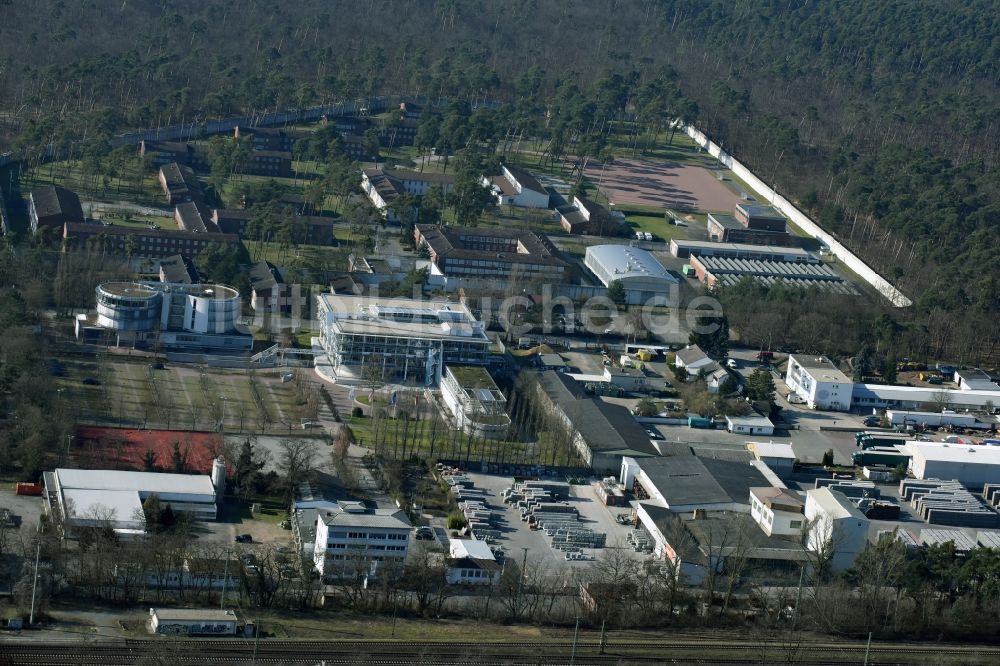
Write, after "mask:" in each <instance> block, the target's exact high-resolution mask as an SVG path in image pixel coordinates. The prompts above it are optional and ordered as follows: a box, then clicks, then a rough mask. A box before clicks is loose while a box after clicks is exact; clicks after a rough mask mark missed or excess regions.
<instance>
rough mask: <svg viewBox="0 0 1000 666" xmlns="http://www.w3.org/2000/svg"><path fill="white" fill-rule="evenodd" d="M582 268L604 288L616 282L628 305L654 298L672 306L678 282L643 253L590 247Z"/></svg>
mask: <svg viewBox="0 0 1000 666" xmlns="http://www.w3.org/2000/svg"><path fill="white" fill-rule="evenodd" d="M583 263H584V265H585V266H586V267H587V268H588V269H589V270H590V271H591V272H592V273H593V274H594V275H595V276H596V277H597V279H598V280H600V281H601V284H603V285H604V286H605V287H607V286H609V285H610V284H611V283H612V282H616V281H617V282H620V283H621V284H622V286H623V287H624V288H625V300H626V302H627V303H628V304H629V305H641V304H644V303H648V302H649V301H650V300H652V299H653V298H654V297H658V298H660V299H665V300H664V304H666V303H668V302H672V299H671V296H672V293H673V289H674V288H675V287H676V286H677V284H678V282H679V281H678V279H677V278H676V277H674V276H673V275H672V274H671V273H670V272H669V271H668V270H667V269H665V268H664V267H663V265H662V264H660V262H658V261H657V260H656V258H655V257H654V256H653V255H652V254H650V253H649V252H647V251H646V250H643V249H640V248H637V247H630V246H628V245H592V246H590V247H588V248H587V253H586V255H585V257H584V260H583Z"/></svg>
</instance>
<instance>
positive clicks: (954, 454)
mask: <svg viewBox="0 0 1000 666" xmlns="http://www.w3.org/2000/svg"><path fill="white" fill-rule="evenodd" d="M903 446H905V447H906V449H907V450H908V451H909V452H910V453H912V454H913V455H914V456H920V457H921V458H923V459H924V460H925V461H932V462H956V463H962V464H963V465H1000V446H984V445H982V444H978V445H977V444H948V443H944V442H916V441H913V442H907V443H906V444H904V445H903Z"/></svg>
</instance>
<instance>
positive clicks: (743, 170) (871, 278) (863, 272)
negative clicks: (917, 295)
mask: <svg viewBox="0 0 1000 666" xmlns="http://www.w3.org/2000/svg"><path fill="white" fill-rule="evenodd" d="M684 131H685V133H687V135H688V136H689V137H691V138H692V139H693V140H694V142H695V143H697V144H698V145H699V146H701V147H702V148H704V149H705V150H706V151H708V154H709V155H711V156H712V157H714V158H715V159H717V160H718V161H719V162H720V163H721V164H722V165H723V166H725V167H726V168H728V169H729V170H730V171H732V172H733V173H734V174H736V175H737V176H738V177H739V178H741V179H742V180H743V181H744V182H745V183H746V184H747V185H749V186H750V188H751V189H752V190H753V191H754V192H755V193H756V194H757V195H758V196H760V197H762V198H764V199H766V200H767V201H768V203H770V204H771V205H772V206H774V207H775V208H777V209H778V210H780V211H781V212H782V213H784V214H785V216H787V217H788V219H789V220H791V221H792V223H793V224H795V226H797V227H799V228H800V229H802V230H803V231H805V232H806V233H808V234H810V235H811V236H812V237H813V238H815V239H817V240H818V241H820V242H821V243H823V244H824V245H825V246H826V247H828V248H829V249H830V253H831V254H833V255H834V256H835V257H837V259H839V260H840V261H841V262H842V263H843V264H845V265H846V266H847V267H848V268H850V269H851V270H852V271H854V272H855V273H857V274H858V276H860V277H861V279H863V280H864V281H865V282H867V283H868V284H870V285H871V286H872V287H874V288H875V289H876V291H878V293H880V294H882V296H885V298H887V299H888V300H889V302H890V303H892V304H893V305H895V306H896V307H909V306H911V305H913V301H911V300H910V299H909V298H907V297H906V296H905V295H904V294H903V293H902V292H901V291H899V290H898V289H896V287H894V286H892V284H890V283H889V281H888V280H886V279H885V278H884V277H882V276H881V275H879V274H878V273H877V272H876V271H875V269H873V268H872V267H871V266H869V265H868V264H866V263H865V262H864V261H862V259H861V258H860V257H858V256H857V255H856V254H854V253H853V252H851V251H850V250H849V249H847V247H846V246H845V245H844V244H843V243H841V242H840V241H838V240H837V239H836V238H834V237H833V235H832V234H830V233H829V232H827V231H824V230H823V229H822V228H821V227H820V226H819V225H818V224H816V223H815V222H813V221H812V220H811V219H809V217H808V216H806V214H805V213H803V212H802V211H800V210H799V209H798V208H796V207H795V206H794V205H793V204H792V202H790V201H789V200H788V199H786V198H785V197H783V196H781V195H780V194H778V193H777V192H776V191H774V189H772V188H771V187H770V186H769V185H767V184H766V183H765V182H764V181H763V180H761V179H760V178H758V177H757V175H756V174H755V173H753V172H752V171H750V169H748V168H747V167H746V166H744V165H743V164H742V163H741V162H740V161H739V160H737V159H736V158H735V157H733V156H732V155H730V154H729V153H727V152H725V151H724V150H722V148H721V147H720V146H719V145H717V144H716V143H714V142H713V141H711V140H709V138H708V137H707V136H706V135H705V134H704V133H703V132H700V131H699V130H698V129H696V128H695V127H694V126H693V125H687V126H686V127H685V128H684Z"/></svg>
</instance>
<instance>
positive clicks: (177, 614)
mask: <svg viewBox="0 0 1000 666" xmlns="http://www.w3.org/2000/svg"><path fill="white" fill-rule="evenodd" d="M149 614H150V615H156V617H157V619H158V620H196V621H205V622H235V621H236V611H232V610H212V609H209V608H150V609H149Z"/></svg>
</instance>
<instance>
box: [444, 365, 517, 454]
mask: <svg viewBox="0 0 1000 666" xmlns="http://www.w3.org/2000/svg"><path fill="white" fill-rule="evenodd" d="M441 399H442V400H443V401H444V404H445V406H446V407H447V408H448V410H449V411H451V413H452V414H453V415H454V417H455V424H456V425H457V426H458V427H459V428H462V429H463V430H465V431H466V432H470V433H475V434H478V435H481V436H483V437H490V438H499V437H503V436H504V435H505V434H507V428H508V427H509V426H510V417H509V416H508V415H507V398H506V397H505V396H504V394H503V392H501V391H500V389H499V388H498V387H497V385H496V383H495V382H494V381H493V378H492V377H490V375H489V373H488V372H486V369H485V368H482V367H479V366H447V367H446V368H445V371H444V375H443V376H442V378H441Z"/></svg>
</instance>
